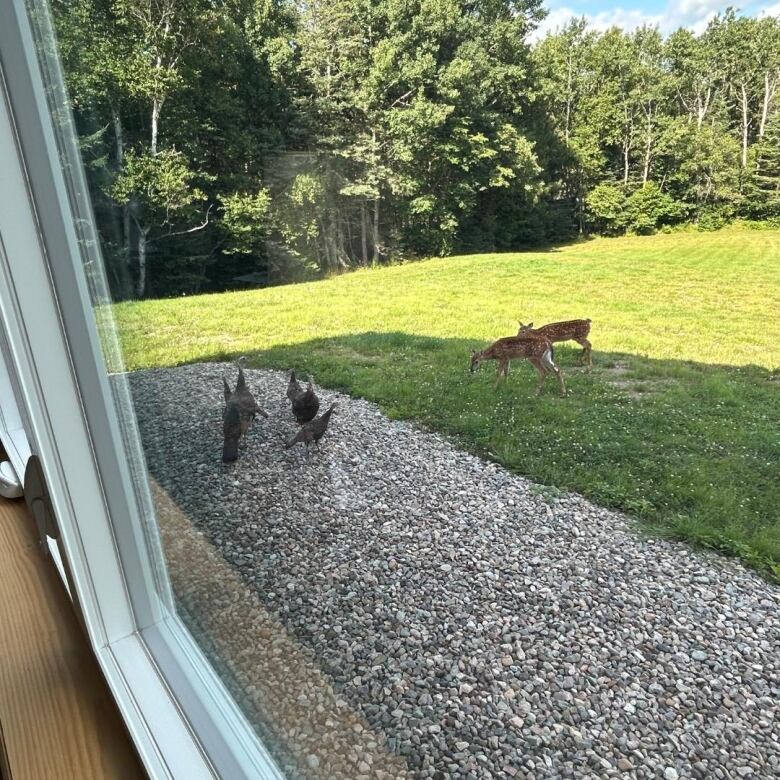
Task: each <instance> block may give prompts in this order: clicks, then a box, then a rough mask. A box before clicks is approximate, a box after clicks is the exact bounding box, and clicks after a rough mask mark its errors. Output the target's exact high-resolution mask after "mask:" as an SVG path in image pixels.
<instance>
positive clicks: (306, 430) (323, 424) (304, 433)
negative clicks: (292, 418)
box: [284, 404, 336, 452]
mask: <svg viewBox="0 0 780 780" xmlns="http://www.w3.org/2000/svg"><path fill="white" fill-rule="evenodd" d="M335 408H336V404H331V405H330V409H328V411H327V412H325V414H322V415H320V416H319V417H317V418H316V419H315V420H312V421H311V422H307V423H304V424H303V425H302V426H301V429H300V431H298V433H297V434H296V435H295V436H294V437H293V438H292V439H290V441H288V442H287V444H285V445H284V448H285V449H286V450H289V449H290V448H291V447H294V446H295V445H296V444H298V443H299V442H303V443H304V444H305V445H306V451H307V452H308V450H309V445H310V444H311V443H312V442H313V443H314V444H316V445H317V446H318V447H319V441H320V439H321V438H322V437H323V436H324V435H325V431H327V430H328V423H329V422H330V416H331V415H332V414H333V410H334V409H335Z"/></svg>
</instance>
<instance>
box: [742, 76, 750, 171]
mask: <svg viewBox="0 0 780 780" xmlns="http://www.w3.org/2000/svg"><path fill="white" fill-rule="evenodd" d="M749 108H750V107H749V105H748V94H747V89H746V88H745V83H744V82H742V167H743V168H747V154H748V130H749V129H750V112H749Z"/></svg>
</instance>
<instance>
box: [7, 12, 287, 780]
mask: <svg viewBox="0 0 780 780" xmlns="http://www.w3.org/2000/svg"><path fill="white" fill-rule="evenodd" d="M34 12H35V14H36V15H37V14H38V13H40V14H41V17H42V18H41V19H38V20H36V24H37V25H38V27H37V29H38V30H41V29H42V30H43V34H44V41H43V43H44V45H45V46H46V48H47V49H48V51H47V52H43V53H41V41H40V40H37V39H36V37H35V35H34V34H33V27H32V25H31V20H30V18H29V16H28V11H27V9H26V5H25V2H24V0H0V18H1V19H2V20H3V23H2V24H0V331H2V333H3V335H4V339H3V341H4V342H5V343H4V346H5V350H4V356H5V361H4V363H5V367H6V369H7V371H8V374H9V376H10V378H11V380H12V381H11V385H12V386H13V388H14V390H15V400H16V403H17V405H18V406H19V411H20V413H21V418H22V420H23V421H24V427H25V433H26V436H27V441H28V443H29V449H30V450H31V452H32V453H34V454H36V455H38V457H39V458H40V461H41V464H42V467H43V470H44V473H45V475H46V480H47V487H48V489H49V493H50V496H51V501H52V506H53V508H54V513H55V515H56V518H57V525H58V530H59V534H60V545H61V551H62V555H63V558H64V559H65V564H66V566H67V568H68V570H69V573H70V574H71V577H72V582H73V583H74V586H75V593H72V594H70V595H71V597H72V598H73V600H74V602H75V604H76V607H77V610H78V612H79V613H80V614H81V616H83V622H84V626H85V629H86V632H87V635H88V639H89V641H90V643H91V645H92V648H93V650H94V652H95V655H96V657H97V660H98V663H99V665H100V667H101V669H102V672H103V674H104V676H105V678H106V681H107V683H108V686H109V689H110V690H111V692H112V694H113V696H114V698H115V700H116V703H117V705H118V708H119V710H120V713H121V715H122V716H123V718H124V721H125V723H126V725H127V728H128V731H129V733H130V735H131V738H132V739H133V741H134V743H135V745H136V747H137V749H138V752H139V755H140V757H141V760H142V762H143V764H144V766H145V768H146V770H147V771H148V773H149V775H150V776H151V777H153V778H158V777H159V778H163V777H174V778H178V777H181V778H187V780H197V778H211V777H229V778H231V780H232V779H233V778H236V780H240V778H266V777H268V778H281V776H282V775H281V773H280V771H279V770H278V768H277V767H276V765H275V763H274V761H273V759H272V758H271V756H270V754H269V753H268V751H267V750H266V749H265V747H264V746H263V744H262V743H261V741H260V740H259V738H258V737H257V735H256V733H255V731H254V729H253V728H252V727H251V725H250V723H249V721H248V720H247V719H246V717H245V716H244V715H243V713H242V712H241V710H240V708H239V707H238V705H237V704H236V702H235V701H234V699H233V697H232V696H231V695H230V693H229V692H228V691H227V689H226V687H225V686H224V684H223V682H222V680H221V679H220V678H219V676H218V675H217V673H216V672H215V670H214V669H213V667H212V666H211V664H210V663H209V662H208V660H207V659H206V657H205V656H204V654H203V653H202V652H201V650H200V648H199V647H198V645H197V643H196V642H195V640H194V639H193V637H192V635H191V634H190V632H189V631H188V629H187V628H186V626H185V625H184V624H183V623H182V622H181V620H180V619H179V618H178V617H177V615H176V613H175V609H174V604H173V597H172V594H171V593H170V587H169V586H168V585H167V577H166V576H165V571H164V562H162V560H161V549H160V546H159V538H157V539H155V538H154V534H151V535H150V533H149V527H150V523H152V522H153V516H151V515H150V514H149V513H150V512H153V509H152V506H151V501H150V500H149V499H148V491H147V495H144V494H143V493H140V494H139V491H138V480H137V479H136V480H134V479H133V473H134V472H133V466H134V464H133V463H131V462H130V459H129V458H128V455H127V453H126V452H125V450H124V447H123V442H122V435H121V434H122V431H121V430H120V420H119V416H118V415H117V413H116V408H115V406H114V403H115V398H114V395H113V394H112V389H111V387H110V385H109V381H108V376H107V370H106V364H105V361H104V357H103V353H102V352H101V348H100V343H99V340H98V333H97V327H96V324H95V321H94V317H93V313H92V306H91V301H90V296H89V289H88V284H87V278H86V272H85V269H84V265H83V262H82V260H83V256H82V251H83V248H84V247H83V244H84V242H83V235H82V236H81V238H82V241H81V243H80V241H79V235H78V233H77V227H76V225H77V222H76V220H77V219H79V218H81V219H82V220H84V216H83V215H84V214H86V220H85V221H86V222H87V223H88V224H86V230H87V232H88V233H89V231H92V232H91V235H92V237H93V238H94V236H95V234H94V222H93V221H92V212H91V206H90V205H89V195H88V190H87V188H86V184H85V181H84V177H83V171H82V168H81V160H80V157H79V154H78V150H77V147H76V142H75V135H74V133H73V130H72V125H71V123H70V115H69V111H64V112H62V113H63V114H64V115H67V116H64V117H61V118H60V119H61V121H60V127H59V128H55V126H54V121H53V119H52V115H51V112H50V109H49V104H48V101H47V91H46V90H47V89H48V90H50V91H51V90H53V91H54V92H57V91H59V92H60V93H61V95H60V99H61V96H62V95H64V88H63V86H62V80H61V74H60V73H59V68H58V63H57V60H56V47H55V45H54V39H53V35H52V33H51V29H50V26H49V25H48V14H47V9H46V8H45V7H41V6H39V5H37V4H36V7H35V11H34ZM44 70H46V71H47V72H46V73H44ZM49 97H51V92H50V94H49ZM56 98H57V95H55V99H56ZM61 104H62V103H61ZM63 126H64V129H63ZM58 131H59V137H58V135H57V133H58ZM63 138H64V144H63ZM58 140H59V144H58ZM63 147H65V148H63ZM63 168H66V169H67V170H68V172H69V173H68V175H67V176H66V175H65V173H64V172H63ZM74 199H81V203H82V204H86V211H82V213H81V214H79V213H78V210H77V209H76V207H75V206H74V202H75V201H74ZM83 227H84V225H83V223H82V231H83ZM93 249H94V251H96V252H99V248H98V247H97V245H96V242H93ZM95 257H97V258H98V259H99V254H96V255H95ZM101 271H102V269H101ZM135 465H136V468H137V464H135ZM61 563H62V562H61ZM58 570H59V571H60V573H61V575H62V574H63V567H62V565H60V566H59V567H58ZM63 576H64V575H63Z"/></svg>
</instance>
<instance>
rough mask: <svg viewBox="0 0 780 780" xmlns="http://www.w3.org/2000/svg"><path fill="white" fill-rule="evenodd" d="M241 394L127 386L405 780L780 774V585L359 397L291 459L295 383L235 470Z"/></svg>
mask: <svg viewBox="0 0 780 780" xmlns="http://www.w3.org/2000/svg"><path fill="white" fill-rule="evenodd" d="M223 373H225V375H227V376H228V377H229V378H230V380H231V381H232V382H234V381H235V373H236V372H235V368H234V367H232V366H230V365H227V364H201V365H194V366H186V367H182V368H175V369H160V370H154V371H144V372H137V373H135V374H132V375H131V376H130V381H131V388H132V391H133V395H134V397H135V401H136V410H137V413H138V416H139V425H140V429H141V434H142V439H143V442H144V448H145V450H146V456H147V460H148V462H149V467H150V471H151V472H152V474H153V476H154V477H155V479H156V480H157V482H158V483H159V485H160V486H161V488H162V489H163V490H164V491H165V492H166V494H167V495H168V496H169V497H170V498H171V500H172V501H174V502H175V503H176V505H177V506H178V507H179V508H180V509H181V511H182V512H183V513H184V515H186V516H187V518H189V520H190V522H191V523H192V524H193V526H194V527H195V528H196V529H197V531H198V532H199V533H201V534H202V535H203V537H204V538H205V539H207V540H208V541H209V542H210V543H211V545H213V547H214V549H215V550H216V551H217V552H218V553H219V556H221V559H224V561H226V562H227V563H228V564H229V565H230V567H231V569H232V570H233V571H235V572H236V574H237V575H238V577H239V578H240V581H241V582H243V583H244V584H245V585H246V586H247V588H248V589H249V590H250V591H251V592H252V594H253V596H254V597H255V598H256V599H257V600H258V601H259V602H260V603H261V604H262V605H263V608H264V609H265V610H267V611H268V613H269V614H270V615H273V616H274V619H275V620H277V621H278V622H279V624H280V625H282V626H284V629H285V630H286V631H287V632H289V634H290V635H291V636H293V637H294V638H295V639H296V641H297V643H299V644H300V646H301V647H302V648H304V649H305V650H306V652H307V653H308V657H310V658H312V659H313V660H314V662H315V663H316V665H317V667H318V669H319V670H320V671H321V673H322V674H323V676H324V678H325V679H327V680H328V683H329V685H331V686H332V688H333V690H334V691H335V692H336V694H337V696H338V697H340V698H341V699H343V700H344V701H345V702H347V703H348V705H349V707H350V708H351V709H352V710H353V711H354V712H356V713H358V714H359V715H360V718H361V722H363V723H366V724H368V727H369V729H370V730H371V731H372V732H373V733H374V734H375V735H376V736H377V741H378V744H380V745H382V746H385V747H386V749H387V750H388V751H389V753H390V754H392V756H393V757H394V760H396V761H397V762H400V763H399V765H400V766H403V771H402V772H397V771H396V772H395V773H394V776H410V777H426V778H427V777H431V778H480V779H481V778H504V777H517V778H521V777H525V778H539V777H575V778H584V777H613V776H626V777H638V778H663V779H664V780H674V778H687V777H694V778H722V779H723V780H728V779H729V778H751V777H753V778H775V777H778V776H780V719H779V718H778V702H779V701H780V616H779V613H778V607H780V590H778V589H777V588H776V587H774V586H772V585H771V584H769V583H767V582H765V581H764V580H762V579H761V578H760V577H758V576H757V575H756V574H754V573H752V572H750V571H748V570H746V569H744V568H743V567H742V566H740V565H738V564H736V563H734V562H731V561H727V560H724V559H721V558H718V557H717V556H711V555H704V554H701V553H698V552H695V551H691V550H690V549H688V548H687V547H685V546H684V545H681V544H675V543H671V542H667V541H664V540H660V539H655V538H646V537H644V536H642V535H641V534H640V533H638V532H637V531H636V530H634V529H633V528H632V525H631V523H630V521H629V520H627V519H626V518H625V517H623V516H621V515H619V514H617V513H615V512H611V511H607V510H605V509H602V508H600V507H597V506H594V505H593V504H591V503H589V502H588V501H586V500H584V499H583V498H581V497H579V496H577V495H573V494H560V495H556V497H552V496H551V495H550V493H546V494H545V492H544V491H541V490H539V489H538V487H536V486H535V485H534V484H533V483H531V482H529V481H528V480H526V479H522V478H520V477H517V476H515V475H512V474H510V473H508V472H507V471H505V470H504V469H502V468H500V467H498V466H496V465H494V464H491V463H488V462H486V461H483V460H481V459H479V458H477V457H474V456H472V455H470V454H468V453H466V452H463V451H461V450H459V449H458V448H456V447H455V446H453V445H452V444H451V443H450V442H448V441H447V440H445V439H444V438H442V437H441V436H438V435H435V434H431V433H428V432H425V431H422V430H420V429H419V428H418V427H416V426H414V425H412V424H408V423H404V422H398V421H393V420H390V419H388V418H387V417H385V416H384V415H383V414H381V412H380V411H379V410H378V408H377V407H376V406H375V405H374V404H371V403H368V402H365V401H362V400H358V399H354V398H351V397H349V396H345V395H343V394H338V393H332V392H329V391H326V390H319V394H320V398H321V400H322V408H323V409H324V408H327V405H328V404H329V403H330V402H331V401H332V400H335V401H337V402H338V408H337V413H336V414H335V415H334V417H333V419H332V421H331V429H330V430H329V431H328V433H327V434H326V436H325V438H324V439H323V441H322V447H321V449H320V451H319V452H318V451H317V450H314V449H313V450H312V453H311V454H310V456H309V457H306V455H305V451H304V449H303V448H302V447H298V448H296V449H295V450H290V451H285V450H284V449H283V448H282V439H284V438H290V437H291V436H292V435H293V434H294V432H295V431H296V426H295V423H294V421H293V418H292V415H291V414H290V411H289V406H288V404H287V400H286V398H285V389H286V385H287V377H286V376H285V375H284V374H282V373H280V372H274V371H256V370H248V371H247V372H246V373H247V379H248V381H249V384H250V387H251V388H252V389H253V391H254V392H255V394H256V396H257V399H258V401H259V402H260V404H261V405H262V406H264V407H265V409H266V410H267V411H268V413H269V415H270V419H268V420H263V419H258V420H256V422H255V424H254V425H253V427H252V428H251V429H250V431H249V434H248V436H247V437H246V439H245V440H244V441H243V442H242V444H241V446H240V450H239V460H238V462H237V463H236V464H231V465H224V464H222V463H221V461H220V452H221V443H222V440H221V414H222V405H223V404H222V387H221V378H222V375H223ZM188 576H189V577H195V578H197V576H198V572H197V567H193V570H192V571H188ZM203 585H204V587H207V588H209V591H210V598H209V602H210V606H209V609H218V608H219V598H220V596H219V593H220V591H219V587H218V584H217V583H213V582H208V583H203ZM228 606H229V605H227V604H226V605H225V608H227V607H228ZM196 607H197V605H196ZM191 608H192V607H191ZM242 642H243V643H244V644H246V643H251V642H252V637H251V636H245V637H242ZM299 736H300V735H299ZM376 744H377V742H371V745H372V746H374V745H376ZM277 748H278V750H279V751H280V755H281V754H282V753H283V752H284V746H283V745H279V746H277ZM295 750H299V751H304V752H305V750H306V748H305V746H303V745H301V744H300V742H297V743H296V747H295ZM310 759H313V760H310V761H309V763H308V770H307V769H306V764H305V762H304V769H301V770H298V773H299V774H300V775H301V776H304V775H310V776H327V775H328V773H327V772H318V766H317V765H318V764H319V759H317V758H314V756H310ZM356 760H358V761H359V757H358V758H357V759H356ZM309 770H310V771H309ZM337 774H339V773H337V772H336V771H335V770H333V771H332V773H331V775H332V776H336V775H337ZM381 775H382V773H381V772H380V771H379V770H378V769H377V768H376V766H375V765H372V764H371V763H370V762H369V763H367V762H365V761H362V762H360V769H359V771H355V772H354V774H353V775H352V776H353V777H379V776H381Z"/></svg>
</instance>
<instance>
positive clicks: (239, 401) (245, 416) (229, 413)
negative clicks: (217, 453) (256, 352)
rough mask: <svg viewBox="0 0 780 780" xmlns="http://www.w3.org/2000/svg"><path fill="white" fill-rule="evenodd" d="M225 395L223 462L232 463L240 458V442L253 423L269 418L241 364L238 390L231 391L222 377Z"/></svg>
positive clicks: (237, 384) (237, 383)
mask: <svg viewBox="0 0 780 780" xmlns="http://www.w3.org/2000/svg"><path fill="white" fill-rule="evenodd" d="M222 386H223V392H224V395H225V411H224V413H223V415H222V435H223V437H224V442H223V444H222V460H223V461H224V462H225V463H231V462H232V461H234V460H236V458H238V441H239V439H240V438H241V437H242V436H243V435H244V434H246V432H247V431H248V430H249V426H250V425H251V424H252V421H253V420H254V419H255V417H257V415H258V414H261V415H262V416H263V417H268V414H267V413H266V412H265V410H264V409H263V408H262V407H261V406H260V405H259V404H258V403H257V401H256V400H255V397H254V396H253V395H252V391H251V390H250V389H249V387H248V386H247V383H246V378H245V377H244V370H243V368H242V367H241V365H240V364H239V366H238V381H237V382H236V389H235V390H231V389H230V385H229V384H228V383H227V380H226V379H225V378H224V377H222Z"/></svg>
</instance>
